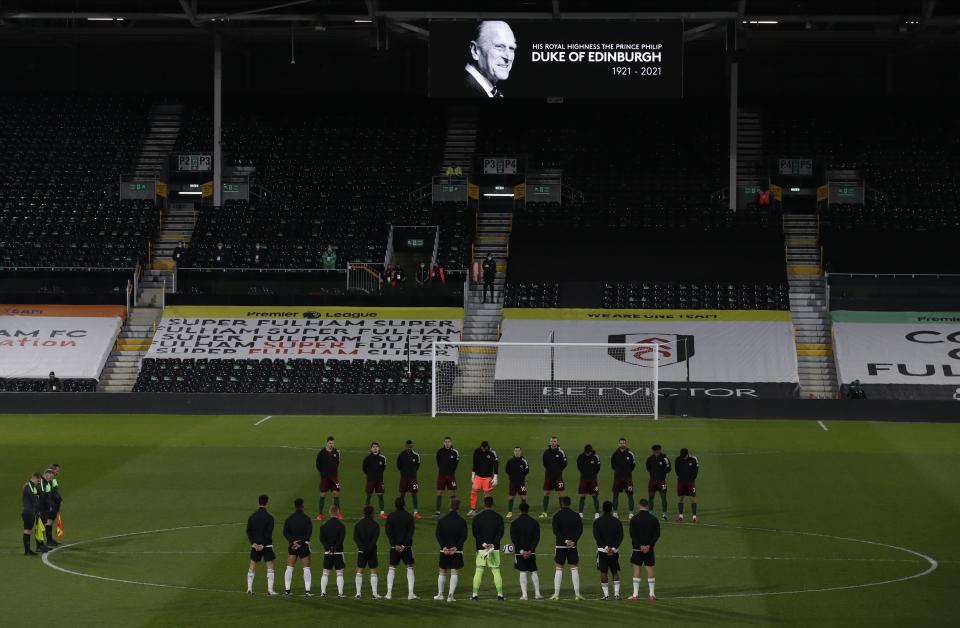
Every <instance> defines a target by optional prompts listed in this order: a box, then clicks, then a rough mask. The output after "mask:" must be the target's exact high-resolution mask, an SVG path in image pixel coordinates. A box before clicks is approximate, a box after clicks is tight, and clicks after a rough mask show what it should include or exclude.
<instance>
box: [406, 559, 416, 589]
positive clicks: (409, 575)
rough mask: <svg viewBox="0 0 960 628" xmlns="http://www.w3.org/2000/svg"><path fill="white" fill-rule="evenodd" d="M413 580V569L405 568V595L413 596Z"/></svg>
mask: <svg viewBox="0 0 960 628" xmlns="http://www.w3.org/2000/svg"><path fill="white" fill-rule="evenodd" d="M414 580H415V575H414V571H413V567H410V566H408V567H407V595H413V582H414Z"/></svg>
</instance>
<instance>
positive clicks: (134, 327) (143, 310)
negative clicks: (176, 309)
mask: <svg viewBox="0 0 960 628" xmlns="http://www.w3.org/2000/svg"><path fill="white" fill-rule="evenodd" d="M162 313H163V312H162V310H160V308H151V307H134V308H130V311H129V312H128V313H127V320H126V321H125V322H124V324H123V328H122V329H121V330H120V336H119V337H118V338H117V342H116V344H114V347H113V351H112V352H111V353H110V355H109V357H107V363H106V364H105V365H104V367H103V371H101V373H100V383H99V384H98V385H97V390H98V391H100V392H130V391H131V390H133V385H134V384H135V383H136V382H137V374H138V373H139V372H140V363H141V362H142V361H143V356H144V355H146V353H147V350H148V349H149V348H150V341H151V340H152V339H153V334H154V332H155V331H156V329H157V324H158V323H159V322H160V316H161V314H162Z"/></svg>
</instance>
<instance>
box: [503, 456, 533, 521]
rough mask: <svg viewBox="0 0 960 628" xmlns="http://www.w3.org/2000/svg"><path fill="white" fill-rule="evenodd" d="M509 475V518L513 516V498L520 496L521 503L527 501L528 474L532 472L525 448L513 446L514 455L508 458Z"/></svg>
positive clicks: (507, 469)
mask: <svg viewBox="0 0 960 628" xmlns="http://www.w3.org/2000/svg"><path fill="white" fill-rule="evenodd" d="M506 471H507V477H508V478H509V479H510V485H509V487H508V488H507V495H508V496H509V497H510V501H509V503H508V504H507V519H510V518H511V517H513V498H514V497H516V496H517V495H519V496H520V503H521V504H525V503H527V474H528V473H530V463H529V462H527V459H526V458H524V457H523V450H522V449H520V448H519V447H514V448H513V457H512V458H510V460H507V468H506Z"/></svg>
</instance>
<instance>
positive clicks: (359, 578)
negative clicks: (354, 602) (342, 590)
mask: <svg viewBox="0 0 960 628" xmlns="http://www.w3.org/2000/svg"><path fill="white" fill-rule="evenodd" d="M353 583H354V584H355V585H357V595H360V591H361V590H362V589H363V574H362V573H358V574H357V575H356V577H355V578H354V579H353Z"/></svg>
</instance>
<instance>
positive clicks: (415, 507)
mask: <svg viewBox="0 0 960 628" xmlns="http://www.w3.org/2000/svg"><path fill="white" fill-rule="evenodd" d="M413 510H414V512H416V511H417V510H420V498H419V497H417V494H416V493H414V494H413Z"/></svg>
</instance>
